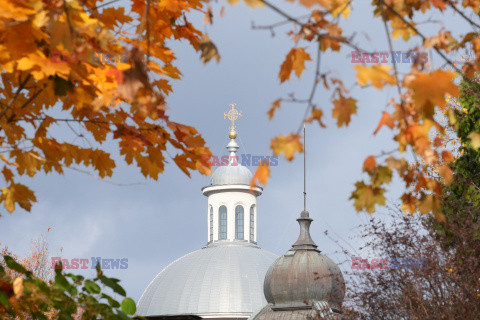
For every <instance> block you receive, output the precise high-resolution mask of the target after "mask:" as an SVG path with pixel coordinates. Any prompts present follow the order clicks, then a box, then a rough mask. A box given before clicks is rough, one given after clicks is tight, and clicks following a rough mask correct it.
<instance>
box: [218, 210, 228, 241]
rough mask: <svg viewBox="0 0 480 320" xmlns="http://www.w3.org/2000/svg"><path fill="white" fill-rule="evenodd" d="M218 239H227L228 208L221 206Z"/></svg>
mask: <svg viewBox="0 0 480 320" xmlns="http://www.w3.org/2000/svg"><path fill="white" fill-rule="evenodd" d="M218 239H219V240H226V239H227V207H226V206H221V207H220V208H219V209H218Z"/></svg>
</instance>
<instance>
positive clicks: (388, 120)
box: [373, 111, 395, 134]
mask: <svg viewBox="0 0 480 320" xmlns="http://www.w3.org/2000/svg"><path fill="white" fill-rule="evenodd" d="M384 125H386V126H387V127H389V128H390V129H393V126H394V125H395V122H394V121H393V118H392V116H391V115H390V113H388V112H385V111H384V112H383V114H382V118H381V119H380V122H379V123H378V126H377V129H375V131H374V132H373V134H377V132H378V130H380V128H381V127H383V126H384Z"/></svg>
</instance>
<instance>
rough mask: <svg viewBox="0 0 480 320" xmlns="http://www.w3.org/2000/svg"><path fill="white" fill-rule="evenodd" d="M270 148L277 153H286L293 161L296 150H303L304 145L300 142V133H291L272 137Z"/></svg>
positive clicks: (288, 158) (286, 156) (289, 159)
mask: <svg viewBox="0 0 480 320" xmlns="http://www.w3.org/2000/svg"><path fill="white" fill-rule="evenodd" d="M270 148H271V149H272V150H273V153H274V154H275V155H279V154H282V153H283V154H284V155H285V158H286V159H287V160H288V161H292V159H293V158H294V157H295V152H303V145H302V143H301V142H300V135H299V134H295V133H291V134H290V135H289V136H285V135H283V134H281V135H279V136H278V137H276V138H273V139H272V142H271V144H270Z"/></svg>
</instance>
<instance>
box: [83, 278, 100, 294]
mask: <svg viewBox="0 0 480 320" xmlns="http://www.w3.org/2000/svg"><path fill="white" fill-rule="evenodd" d="M83 285H84V287H85V288H86V289H87V291H88V292H90V293H94V294H96V293H100V287H99V286H98V284H96V283H95V282H93V281H91V280H85V283H84V284H83Z"/></svg>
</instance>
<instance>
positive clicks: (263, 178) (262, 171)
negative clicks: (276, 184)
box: [250, 161, 270, 188]
mask: <svg viewBox="0 0 480 320" xmlns="http://www.w3.org/2000/svg"><path fill="white" fill-rule="evenodd" d="M269 166H270V164H269V162H268V161H262V162H261V163H260V165H259V166H258V167H257V170H256V171H255V174H254V175H253V177H252V180H251V181H250V188H253V187H255V186H256V184H257V181H258V182H259V183H261V184H263V185H266V184H267V182H268V177H270V168H269Z"/></svg>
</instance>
